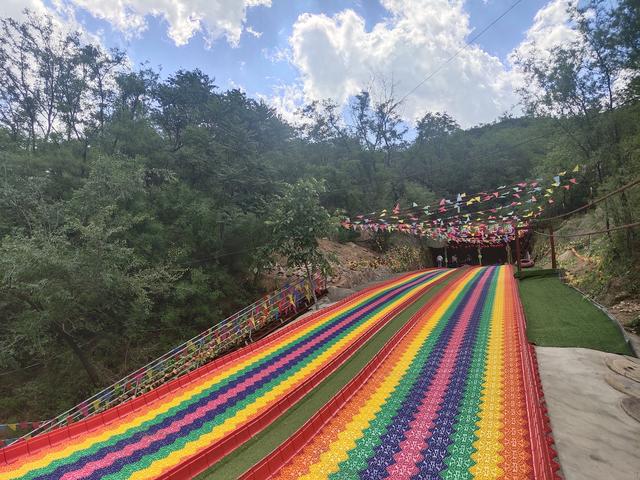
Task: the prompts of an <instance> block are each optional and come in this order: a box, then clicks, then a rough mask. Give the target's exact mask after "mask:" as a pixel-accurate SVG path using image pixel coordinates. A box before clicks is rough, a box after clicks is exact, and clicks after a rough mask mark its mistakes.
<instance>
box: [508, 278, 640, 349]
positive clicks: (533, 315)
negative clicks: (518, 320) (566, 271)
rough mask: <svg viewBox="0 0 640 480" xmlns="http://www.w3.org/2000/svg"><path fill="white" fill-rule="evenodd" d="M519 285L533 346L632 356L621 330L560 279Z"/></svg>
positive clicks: (535, 280) (538, 280) (536, 280)
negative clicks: (572, 348)
mask: <svg viewBox="0 0 640 480" xmlns="http://www.w3.org/2000/svg"><path fill="white" fill-rule="evenodd" d="M518 285H519V287H520V298H521V299H522V304H523V306H524V311H525V315H526V319H527V336H528V338H529V341H530V342H532V343H534V344H535V345H540V346H544V347H583V348H592V349H594V350H601V351H603V352H612V353H623V354H626V355H631V354H632V353H631V350H630V348H629V346H628V345H627V343H626V342H625V340H624V337H623V336H622V333H621V332H620V330H619V329H618V326H617V325H615V324H614V323H613V322H612V321H611V319H609V318H608V317H607V316H606V315H605V314H604V312H602V311H601V310H600V309H598V308H597V307H596V306H595V305H593V304H592V303H591V302H590V301H589V300H587V299H586V298H584V297H583V296H582V295H580V293H578V292H577V291H575V290H574V289H572V288H571V287H569V286H567V285H565V284H563V283H562V282H561V281H560V280H559V279H558V278H556V277H536V278H526V279H524V280H521V281H519V282H518Z"/></svg>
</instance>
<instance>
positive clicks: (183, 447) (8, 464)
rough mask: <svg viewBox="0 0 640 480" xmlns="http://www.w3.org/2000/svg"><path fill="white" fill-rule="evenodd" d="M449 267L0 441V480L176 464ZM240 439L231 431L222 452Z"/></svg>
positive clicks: (143, 470) (297, 386)
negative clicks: (166, 381)
mask: <svg viewBox="0 0 640 480" xmlns="http://www.w3.org/2000/svg"><path fill="white" fill-rule="evenodd" d="M448 275H450V272H448V271H444V270H426V271H420V272H415V273H411V274H408V275H404V276H402V277H400V278H398V279H394V280H392V281H389V282H385V283H384V284H382V285H378V286H374V287H371V288H369V289H366V290H364V291H362V292H359V293H358V294H356V295H354V296H352V297H349V298H348V299H346V300H344V301H342V302H339V303H338V304H336V305H334V306H332V307H329V308H327V309H325V310H322V311H320V312H319V313H318V314H315V315H312V316H311V317H309V318H308V319H304V320H301V321H299V322H297V323H295V324H293V325H291V326H289V327H287V328H285V329H284V330H282V331H281V332H278V333H277V334H275V335H272V336H270V337H268V338H267V339H265V341H261V342H258V343H257V344H254V345H250V346H249V347H245V348H244V349H242V350H241V351H239V352H238V353H237V354H232V355H229V356H228V357H224V358H223V360H225V359H226V360H225V361H222V362H220V363H218V364H215V365H213V366H212V365H208V366H204V367H201V368H200V369H199V370H196V371H195V372H192V373H191V374H190V375H189V381H175V382H174V384H173V386H172V387H171V388H170V389H169V390H168V391H166V392H164V395H162V396H160V394H159V393H157V392H155V393H154V392H150V393H152V394H153V395H149V394H147V395H148V398H147V399H145V402H144V403H142V404H140V402H138V405H139V408H136V409H135V410H133V411H128V412H126V413H125V414H123V415H120V414H118V415H111V416H108V413H109V412H107V416H108V418H109V420H110V421H108V422H107V421H101V422H100V424H99V425H95V422H93V424H92V426H91V428H90V427H89V426H86V427H85V428H84V429H81V428H74V429H73V431H71V428H72V427H75V425H73V426H72V427H69V429H68V430H67V432H58V433H65V435H56V432H52V433H51V434H49V438H47V439H45V440H46V442H43V441H42V439H39V438H38V437H35V438H34V439H32V440H28V441H27V442H21V443H22V445H18V446H10V447H7V448H6V449H5V452H3V451H2V450H0V479H3V480H4V479H25V480H26V479H64V480H71V479H79V478H83V479H85V478H86V479H120V478H134V479H146V478H158V477H161V476H167V475H169V474H171V473H175V471H176V469H179V468H180V466H181V465H183V464H185V462H187V463H188V462H189V461H191V460H193V459H195V458H202V457H203V456H205V453H206V455H208V452H209V450H207V449H210V448H211V446H212V445H216V444H217V443H218V444H219V443H220V442H223V441H225V440H226V439H227V438H229V437H233V434H234V433H235V432H238V431H242V429H243V428H247V426H250V427H251V429H249V430H248V431H247V435H251V434H252V433H255V431H257V430H259V429H261V428H264V427H265V426H266V424H267V423H268V422H269V421H272V420H273V419H274V418H275V417H277V415H279V413H280V412H281V411H282V409H284V408H286V406H288V405H290V404H291V403H292V402H293V401H295V400H290V401H289V403H288V404H286V403H284V400H283V399H285V400H286V399H287V398H289V399H290V398H294V399H295V398H300V396H298V397H291V395H292V393H296V392H297V391H298V390H302V387H304V388H305V389H306V390H304V391H303V392H302V393H306V392H307V391H309V390H310V388H311V387H313V386H314V385H317V384H318V383H319V382H320V381H321V380H322V379H323V378H326V376H327V375H328V374H329V373H331V371H333V370H335V368H336V367H337V366H338V365H339V363H338V364H336V362H338V361H339V360H340V361H344V360H346V359H348V357H349V355H350V354H352V353H353V351H355V349H357V348H358V347H359V346H360V345H362V343H363V342H364V341H365V340H366V339H367V338H369V337H370V336H371V335H372V334H374V333H375V332H377V331H378V330H379V328H381V327H382V326H383V325H384V324H386V323H387V322H388V321H389V320H390V319H391V318H393V316H394V315H396V314H397V313H398V312H399V311H401V310H403V309H404V308H406V307H407V306H408V305H409V304H411V303H413V302H414V301H416V300H417V299H418V298H420V296H421V295H422V294H424V293H425V292H426V291H427V290H429V289H430V288H432V287H433V286H434V285H435V284H437V283H439V282H441V281H443V280H444V279H445V277H447V276H448ZM305 382H306V383H305ZM165 390H167V389H165ZM288 395H289V397H287V396H288ZM138 400H139V399H138ZM279 402H280V403H279ZM114 408H119V409H120V410H121V411H122V410H125V409H123V408H121V407H114ZM265 412H270V413H269V415H270V416H269V417H268V419H267V420H265V419H264V418H266V415H267V413H265ZM274 412H275V413H274ZM261 415H262V417H261ZM107 416H105V417H104V418H107ZM89 420H90V419H89ZM252 422H253V423H252ZM87 425H89V424H87ZM81 427H82V425H81ZM70 432H71V433H70ZM247 438H248V436H247V437H244V438H241V439H239V440H234V443H233V445H232V446H230V447H226V448H227V449H226V450H224V452H223V453H222V454H224V453H227V452H228V451H230V450H231V449H233V448H235V447H237V446H238V445H239V444H240V443H242V441H244V440H246V439H247ZM209 463H211V462H209ZM205 466H206V465H205ZM177 476H183V475H177Z"/></svg>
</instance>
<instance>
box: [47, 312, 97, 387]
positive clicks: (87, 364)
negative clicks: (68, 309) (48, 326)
mask: <svg viewBox="0 0 640 480" xmlns="http://www.w3.org/2000/svg"><path fill="white" fill-rule="evenodd" d="M56 330H57V331H58V333H59V334H60V335H61V336H62V338H63V339H64V341H65V342H67V345H69V348H71V350H72V351H73V353H74V354H75V356H76V357H78V360H80V363H81V364H82V366H83V367H84V369H85V371H86V372H87V375H88V376H89V379H90V380H91V383H92V384H93V385H94V386H96V387H97V386H99V385H100V377H99V376H98V372H96V369H95V367H94V366H93V364H92V363H91V361H90V360H89V358H87V356H86V355H85V354H84V352H83V351H82V348H80V346H79V345H78V344H77V343H76V341H75V339H74V338H73V337H72V336H71V335H70V334H69V333H67V332H66V331H65V329H64V327H62V326H59V325H57V326H56Z"/></svg>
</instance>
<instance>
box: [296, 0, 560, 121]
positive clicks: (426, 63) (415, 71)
mask: <svg viewBox="0 0 640 480" xmlns="http://www.w3.org/2000/svg"><path fill="white" fill-rule="evenodd" d="M381 2H382V4H383V6H384V7H385V8H386V9H387V11H388V12H389V18H387V19H386V20H384V21H381V22H379V23H377V24H375V25H374V26H373V27H372V28H371V29H370V30H367V29H366V27H365V20H364V19H363V18H362V17H361V16H359V15H358V14H357V13H356V12H354V11H353V10H351V9H347V10H343V11H342V12H339V13H338V14H336V15H334V16H331V17H329V16H327V15H323V14H303V15H301V16H300V17H299V18H298V19H297V21H296V22H295V24H294V26H293V33H292V35H291V37H290V38H289V44H290V47H291V52H292V57H291V63H292V64H293V65H294V66H295V67H296V68H297V69H298V71H299V74H300V82H301V84H302V90H303V94H304V99H305V100H307V101H308V100H312V99H321V98H327V97H330V98H333V99H335V100H337V101H338V102H345V101H346V100H347V99H348V98H349V97H350V96H351V95H354V94H356V93H358V92H359V91H360V90H362V89H364V88H367V87H368V86H369V85H370V83H371V81H372V78H377V79H378V80H383V81H386V82H393V84H394V92H395V96H396V97H402V96H403V95H404V94H405V93H406V92H408V91H410V90H411V89H413V88H414V87H415V86H416V85H417V84H418V83H419V82H421V81H422V80H423V79H424V78H425V77H427V76H428V75H430V74H431V73H432V72H434V71H435V70H436V69H438V68H439V67H440V66H441V65H442V64H443V63H445V62H447V61H448V59H449V58H450V57H451V56H452V55H454V54H455V53H456V52H457V51H458V50H459V49H460V48H462V47H464V45H465V40H466V39H467V38H468V36H469V35H470V34H471V33H472V30H471V28H470V26H469V15H468V13H467V12H466V11H465V10H464V2H463V1H461V0H381ZM565 2H566V0H565ZM560 3H561V2H560V1H559V0H554V1H553V2H552V3H551V4H550V5H549V6H547V7H545V8H543V9H542V10H541V11H540V12H539V14H538V15H537V16H536V18H535V20H534V24H533V26H532V27H531V30H530V31H529V32H527V35H526V39H525V41H524V42H525V43H527V42H528V43H532V42H533V41H537V40H538V39H544V40H545V42H544V44H542V45H540V46H539V48H541V49H547V48H550V46H551V45H552V44H555V43H556V42H559V41H564V40H565V39H566V38H567V30H570V29H568V27H563V26H562V25H564V24H565V23H566V20H567V17H566V16H563V15H562V13H564V12H563V10H562V9H561V7H560V6H559V4H560ZM505 21H508V19H507V20H505ZM494 28H498V29H499V28H500V26H499V24H498V25H497V26H496V27H494ZM565 28H566V29H567V30H565ZM521 78H522V77H521V75H520V73H519V72H518V71H517V70H516V69H515V68H513V66H512V64H511V62H509V63H506V64H505V63H504V62H502V61H501V60H500V59H499V58H497V57H495V56H493V55H490V54H489V53H487V52H486V51H484V50H482V49H481V48H480V47H478V46H477V45H471V46H469V47H467V48H466V49H465V50H463V51H462V52H460V53H459V55H458V56H457V57H456V58H455V59H453V60H451V61H450V62H449V63H447V64H446V65H445V66H444V67H442V69H441V70H440V71H439V72H438V73H437V74H436V75H434V76H433V78H431V79H429V80H428V81H427V82H426V83H425V84H424V85H422V86H421V87H420V88H418V89H417V90H416V91H415V92H414V93H412V94H411V96H410V97H409V98H407V100H406V101H405V103H404V106H403V109H404V110H403V116H404V117H405V118H406V119H407V120H415V119H417V118H419V117H420V116H422V115H423V114H424V113H425V112H427V111H447V112H448V113H450V114H452V115H453V116H454V117H455V118H456V119H457V120H458V121H459V122H460V123H461V124H462V125H463V126H471V125H475V124H478V123H483V122H489V121H492V120H494V119H495V118H497V117H498V116H499V115H500V114H502V113H503V112H505V111H513V109H514V105H516V104H517V103H518V100H519V99H518V97H517V95H516V94H515V93H514V90H515V88H516V87H518V86H519V84H520V82H521V81H522V80H521ZM284 92H285V93H289V92H286V90H285V91H284ZM516 111H517V108H516Z"/></svg>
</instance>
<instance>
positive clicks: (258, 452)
mask: <svg viewBox="0 0 640 480" xmlns="http://www.w3.org/2000/svg"><path fill="white" fill-rule="evenodd" d="M458 275H459V273H457V272H455V273H453V274H451V275H449V277H447V278H446V279H445V280H444V281H443V282H442V283H441V284H439V285H436V286H435V287H433V288H432V289H430V290H429V291H427V292H426V293H424V294H423V295H422V296H421V297H420V298H418V300H417V301H415V302H414V303H413V304H411V305H410V306H409V307H408V308H407V309H405V310H404V311H403V312H402V313H400V314H399V315H398V316H396V317H395V318H394V319H393V320H391V321H390V322H389V323H388V324H387V325H385V326H384V327H383V328H382V329H381V330H380V331H379V332H378V333H377V334H376V335H374V336H373V337H372V338H371V339H370V340H369V341H367V343H365V344H364V345H363V346H362V347H361V348H360V349H359V350H358V351H357V352H355V353H354V354H353V356H352V357H351V358H350V359H349V360H347V361H346V362H345V363H344V364H343V365H342V366H341V367H339V368H338V369H337V370H336V371H335V372H333V373H332V374H331V375H329V376H328V377H327V378H326V379H325V380H324V381H323V382H321V383H320V384H319V385H318V386H317V387H316V388H314V389H313V390H312V391H311V392H309V393H308V394H307V395H306V396H305V397H303V398H302V399H301V400H300V401H299V402H298V403H297V404H295V405H294V406H293V407H291V408H289V409H288V410H287V411H286V412H285V413H284V414H283V415H282V416H280V417H279V418H278V419H277V420H275V421H274V422H273V423H272V424H271V425H269V426H268V427H267V428H265V429H264V430H262V431H261V432H260V433H258V434H257V435H256V436H255V437H253V438H252V439H251V440H249V441H248V442H246V443H245V444H244V445H242V446H240V447H239V448H237V449H236V450H235V451H233V452H232V453H230V454H229V455H227V456H226V457H225V458H223V459H222V460H220V461H219V462H218V463H216V464H215V465H214V466H213V467H211V468H209V469H208V470H206V471H205V472H203V473H202V474H200V475H199V476H198V477H196V478H198V479H200V480H204V479H208V480H214V479H215V480H218V479H225V480H226V479H231V478H238V477H239V476H240V475H241V474H243V473H244V472H245V471H246V470H248V469H249V468H251V467H252V466H253V465H255V464H256V463H258V462H259V461H260V460H262V459H263V458H264V457H265V456H267V455H268V454H269V453H271V452H272V451H273V450H274V449H275V448H276V447H278V446H279V445H280V444H281V443H282V442H284V441H285V440H287V439H288V438H289V437H290V436H291V435H293V434H294V433H295V432H296V431H297V430H298V429H299V428H300V427H301V426H302V425H303V424H304V423H305V422H306V421H307V420H308V419H309V418H311V417H312V416H313V415H314V414H315V413H316V412H317V411H318V410H320V408H322V406H323V405H324V404H325V403H327V402H328V401H329V400H330V399H331V398H332V397H333V396H334V395H335V394H336V393H337V392H338V391H339V390H340V389H341V388H342V387H344V386H345V385H346V384H347V383H349V381H350V380H351V379H352V378H353V377H354V376H356V375H357V374H358V372H359V371H360V370H361V369H362V368H363V367H364V366H365V365H366V364H367V363H368V362H369V360H371V359H372V358H373V357H374V356H375V354H376V353H378V352H379V351H380V349H381V348H382V347H383V346H384V345H385V343H387V341H388V340H389V339H390V338H391V337H392V336H393V335H394V334H395V333H396V332H397V331H398V330H399V329H400V328H401V327H402V325H404V324H405V323H406V322H407V321H408V320H409V319H410V318H411V316H412V315H413V314H414V313H416V312H417V311H418V310H419V309H420V307H422V306H423V305H424V303H425V302H426V301H427V300H428V299H430V298H431V297H433V296H434V295H435V294H436V293H437V292H438V291H439V290H440V289H442V288H443V287H444V286H445V285H446V284H447V283H449V282H450V281H451V280H452V279H453V278H455V277H456V276H458Z"/></svg>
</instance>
